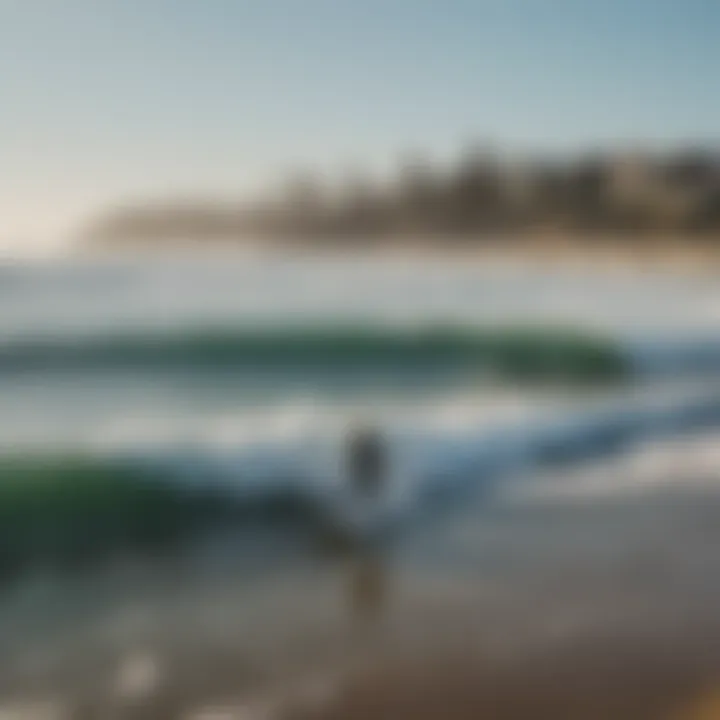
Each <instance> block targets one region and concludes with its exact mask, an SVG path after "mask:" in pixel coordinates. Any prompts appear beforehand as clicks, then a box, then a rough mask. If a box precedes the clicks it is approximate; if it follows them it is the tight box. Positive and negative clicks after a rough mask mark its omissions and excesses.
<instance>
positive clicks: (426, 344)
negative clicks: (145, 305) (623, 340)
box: [0, 326, 631, 378]
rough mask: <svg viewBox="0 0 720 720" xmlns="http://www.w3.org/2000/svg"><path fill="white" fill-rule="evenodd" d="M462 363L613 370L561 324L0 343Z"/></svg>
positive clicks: (102, 361) (549, 370)
mask: <svg viewBox="0 0 720 720" xmlns="http://www.w3.org/2000/svg"><path fill="white" fill-rule="evenodd" d="M178 366H179V367H187V368H195V367H202V366H211V367H219V366H225V367H238V368H243V367H261V368H277V369H287V368H298V367H299V368H302V367H320V368H322V367H339V368H351V367H352V368H366V369H378V368H407V367H416V368H424V367H437V366H449V367H466V368H478V369H486V370H489V371H491V372H494V373H498V374H501V375H509V376H514V377H525V376H558V377H582V378H604V377H619V376H622V375H625V374H627V373H629V372H630V370H631V363H630V361H629V358H628V357H627V355H626V353H625V352H624V351H623V348H622V347H621V346H620V345H619V344H618V343H615V342H614V341H612V340H610V339H608V338H604V337H601V336H594V335H591V334H589V333H583V332H580V331H577V330H574V329H566V328H540V327H531V328H522V327H508V328H489V329H482V328H462V327H458V328H456V327H443V326H433V327H423V328H417V329H410V328H407V329H393V328H384V327H370V326H335V327H317V326H311V327H292V328H274V329H267V328H258V329H252V328H247V329H223V328H221V329H216V330H204V331H181V332H164V333H149V332H146V333H128V334H116V335H108V336H105V337H98V336H92V337H89V338H86V339H78V338H74V339H68V338H53V339H47V338H43V339H33V340H25V341H16V342H12V343H8V344H5V345H1V346H0V369H4V370H9V371H12V370H15V371H28V370H35V371H37V370H53V369H58V368H75V369H87V368H128V367H130V368H140V369H151V368H167V367H178Z"/></svg>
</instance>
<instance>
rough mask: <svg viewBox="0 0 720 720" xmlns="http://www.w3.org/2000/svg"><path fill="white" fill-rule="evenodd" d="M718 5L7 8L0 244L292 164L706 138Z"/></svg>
mask: <svg viewBox="0 0 720 720" xmlns="http://www.w3.org/2000/svg"><path fill="white" fill-rule="evenodd" d="M718 71H720V0H0V168H1V169H2V172H0V243H2V242H5V243H7V242H12V241H15V242H19V241H20V239H22V240H23V241H24V240H25V239H26V238H36V237H37V238H38V239H42V238H45V239H47V238H51V237H57V236H59V235H60V234H61V233H62V232H64V231H67V230H68V229H71V228H72V227H73V225H74V224H76V223H78V222H81V221H82V220H83V219H85V218H87V217H89V216H90V215H92V214H93V213H94V212H96V211H98V210H99V209H101V208H102V207H103V206H105V205H107V204H112V203H113V202H116V201H119V200H123V199H126V198H130V199H132V198H142V197H145V196H151V197H152V196H154V197H158V196H159V197H163V196H166V195H174V194H190V193H198V194H203V195H212V194H214V193H223V194H224V195H230V194H232V193H236V192H241V191H246V190H247V189H249V188H254V187H257V186H258V185H262V184H265V183H267V182H268V181H269V180H270V179H271V178H272V177H274V176H276V175H277V174H279V173H280V172H281V171H282V170H283V169H284V168H287V167H289V166H295V165H297V164H300V165H302V164H306V163H308V164H311V165H318V166H320V167H322V168H329V169H332V168H342V167H343V165H344V164H346V163H355V164H358V165H361V166H362V165H367V166H369V167H378V166H380V165H381V163H382V162H383V160H386V159H388V158H391V157H393V156H396V155H397V153H398V151H400V150H402V149H403V148H408V147H409V148H413V147H419V148H423V149H427V150H429V151H430V152H436V153H437V154H438V155H439V156H440V157H446V156H447V155H448V153H450V152H451V151H452V150H453V149H454V148H456V147H457V146H458V144H459V143H460V142H461V141H462V140H463V139H466V138H468V137H480V138H488V139H491V140H496V141H497V142H498V143H500V144H501V145H503V146H507V147H510V148H518V149H531V148H537V147H546V146H551V147H574V146H578V145H590V144H594V145H596V144H600V143H605V142H610V141H614V140H623V141H643V142H649V143H666V142H675V141H685V140H701V141H717V140H718V138H719V137H720V91H718V81H717V74H718Z"/></svg>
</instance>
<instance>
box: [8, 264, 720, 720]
mask: <svg viewBox="0 0 720 720" xmlns="http://www.w3.org/2000/svg"><path fill="white" fill-rule="evenodd" d="M719 287H720V285H718V283H717V278H716V277H715V276H714V275H713V274H712V273H705V274H698V273H696V272H689V271H688V272H681V271H676V272H670V271H668V270H660V269H657V270H650V269H645V270H641V269H634V268H631V267H628V266H618V267H615V268H609V267H606V268H593V267H591V266H589V265H579V264H576V265H570V264H566V265H564V266H559V267H553V268H551V267H548V266H544V267H540V266H537V265H533V264H532V263H529V262H527V263H521V262H518V261H514V262H500V261H493V262H485V263H481V262H480V261H478V260H471V261H461V260H458V259H447V260H437V259H435V260H433V259H429V258H422V257H412V258H402V259H400V258H381V257H377V256H375V257H366V256H357V257H351V256H342V257H338V256H337V255H335V256H322V255H316V254H315V255H313V254H297V255H286V256H264V255H259V256H247V257H238V256H233V255H226V256H218V255H215V256H210V255H199V254H194V255H193V254H189V255H188V254H186V255H175V256H169V255H155V256H148V257H105V258H100V257H93V258H89V257H88V258H82V257H73V258H70V257H68V258H64V259H54V260H47V261H37V262H32V263H6V264H5V265H3V266H2V267H0V308H1V310H0V438H2V441H1V447H0V521H1V522H0V541H1V542H2V545H1V547H2V550H1V551H0V578H1V581H2V591H1V594H0V669H1V670H2V672H0V710H3V712H4V711H5V709H4V708H5V704H7V707H8V708H18V707H20V708H25V709H26V710H27V708H31V709H32V708H35V710H37V709H38V708H40V710H38V712H40V711H43V712H50V713H51V715H50V716H53V717H54V716H55V715H52V713H56V714H57V716H58V717H60V716H63V717H64V716H67V714H68V713H69V714H70V716H73V717H74V715H73V714H72V713H81V710H82V709H83V708H84V709H85V710H84V711H86V712H89V713H90V715H89V716H91V717H106V716H107V717H110V716H112V717H116V716H118V717H124V716H125V715H123V714H122V713H123V712H124V713H126V714H127V716H128V717H135V715H133V713H140V709H139V708H140V707H141V706H143V707H144V705H143V703H144V702H145V700H147V698H149V697H150V696H153V697H155V699H154V700H153V701H152V702H155V703H164V705H163V706H162V707H163V708H165V709H164V710H162V711H161V710H160V709H159V708H160V705H157V704H156V705H152V707H153V708H154V710H152V712H151V714H150V715H147V716H148V717H160V716H167V717H180V716H181V715H182V716H183V717H184V716H189V715H187V713H188V712H190V708H196V709H197V712H198V713H200V714H199V715H197V716H198V717H199V716H201V715H202V712H201V711H203V710H202V709H203V708H205V710H208V708H210V709H212V708H213V707H216V706H218V707H219V706H222V707H225V705H228V704H229V705H230V706H233V707H236V706H238V707H239V705H243V704H247V702H250V701H249V700H247V698H250V697H253V698H256V696H258V692H260V690H259V689H262V688H266V689H265V690H263V691H262V693H265V694H264V695H262V693H261V695H262V696H263V697H264V698H266V697H267V696H268V693H270V695H272V696H273V697H275V696H276V695H277V693H278V692H281V694H282V693H284V692H285V691H286V690H287V689H288V688H290V687H294V684H293V683H296V682H299V681H300V680H302V679H303V678H305V675H307V672H308V668H317V672H316V670H315V669H313V670H312V673H310V674H311V675H313V677H314V678H315V676H316V675H317V674H318V673H319V675H318V677H321V678H325V679H324V680H322V682H320V681H317V682H320V686H321V689H317V687H316V686H317V683H316V685H313V687H315V695H314V697H315V700H316V701H317V702H318V703H320V699H322V698H326V699H327V696H328V694H330V695H332V692H335V691H334V690H332V691H331V690H328V683H330V685H332V683H333V682H335V680H333V681H332V682H330V680H328V679H327V678H328V677H329V676H328V668H331V669H333V672H335V671H338V672H339V670H340V668H342V667H346V666H347V667H348V668H350V667H355V665H354V664H353V663H356V662H359V663H360V664H361V665H362V662H365V661H367V662H370V661H369V660H368V658H376V659H377V657H379V655H380V654H382V655H383V657H385V656H389V657H392V656H393V653H396V654H402V653H406V654H411V655H415V656H417V655H421V656H422V655H424V654H429V655H432V654H433V653H436V652H439V650H438V648H446V649H447V647H448V646H452V647H455V648H457V646H458V645H457V644H458V642H462V640H463V638H466V639H467V638H468V637H469V636H472V635H473V633H479V632H480V630H481V629H482V642H481V645H482V647H483V652H486V653H490V654H491V655H492V653H493V652H496V651H497V652H498V653H500V654H502V653H505V654H507V653H508V652H510V651H511V650H512V649H513V648H516V646H523V647H525V646H529V645H527V644H528V643H529V644H530V645H532V644H533V643H536V642H540V641H541V640H542V642H545V641H546V640H547V637H546V636H548V633H550V634H551V635H552V636H553V637H555V635H553V633H556V634H557V633H559V634H560V635H563V634H568V633H570V634H572V631H573V628H576V627H577V628H580V629H582V628H583V627H586V623H588V622H590V620H592V622H597V623H599V624H598V625H597V626H593V627H597V628H601V629H603V628H604V630H603V632H605V636H607V634H608V633H609V632H610V630H608V628H609V627H612V628H613V630H612V632H615V631H618V628H619V627H625V625H623V623H625V624H626V625H627V624H628V623H629V624H630V626H631V627H632V628H633V631H637V632H640V630H642V631H643V632H647V633H650V632H651V630H654V629H657V628H658V627H664V628H666V629H667V628H672V627H675V625H673V622H676V623H677V622H680V620H679V618H681V617H685V616H686V615H685V614H686V613H687V612H688V608H690V607H692V608H694V610H693V612H694V613H695V615H694V619H695V620H697V622H698V623H699V622H700V620H699V619H700V618H703V622H705V625H703V626H702V627H703V628H704V629H705V630H707V628H708V627H709V624H708V623H710V619H709V616H710V614H709V608H710V606H711V605H712V602H713V601H715V600H716V599H717V588H715V583H714V582H712V581H711V578H710V575H711V573H710V572H709V568H711V567H713V562H714V561H713V560H712V559H711V557H710V554H709V553H708V552H703V551H702V549H703V548H707V547H709V539H708V537H704V536H702V533H700V531H699V530H698V528H700V527H705V526H707V527H709V528H711V529H712V526H714V520H710V521H708V520H707V517H708V514H709V513H710V510H709V508H712V507H713V502H714V498H715V495H714V492H715V481H716V480H717V477H718V472H719V471H720V454H718V453H716V452H715V451H714V447H715V445H716V444H717V443H716V440H717V430H718V428H719V427H720V373H718V370H720V340H719V339H718V337H717V325H718V320H719V319H720V290H719V289H718V288H719ZM357 423H365V424H367V423H370V424H373V425H374V426H376V427H377V428H379V429H380V431H381V432H382V433H383V434H384V436H385V437H386V439H387V442H388V445H389V447H390V448H391V451H392V457H393V462H394V466H393V467H394V475H393V479H392V483H393V485H394V490H395V491H397V492H396V495H397V497H399V498H400V502H399V503H398V505H397V508H396V510H395V513H394V514H393V515H392V517H391V520H390V522H389V528H388V529H389V531H390V532H388V534H387V537H386V536H385V535H383V536H382V537H381V538H373V542H365V541H364V540H363V542H361V543H359V547H355V548H354V549H352V550H348V549H344V548H336V547H326V546H325V545H324V544H323V538H322V537H321V535H322V533H321V532H320V530H319V527H320V525H319V523H318V508H320V507H323V506H324V505H323V503H324V499H325V498H327V497H329V496H330V495H331V494H332V493H333V492H336V491H337V490H338V488H340V487H342V484H343V471H342V460H343V443H344V439H345V436H346V433H347V432H348V430H349V429H350V428H352V427H353V425H354V424H357ZM710 517H711V518H712V517H714V516H712V515H710ZM718 517H720V516H718ZM703 523H704V524H703ZM679 527H682V528H683V539H684V542H685V544H686V545H687V548H690V547H692V550H690V549H687V548H686V549H685V550H683V549H682V548H683V547H685V546H684V545H682V544H673V545H672V546H670V545H669V544H668V533H669V532H673V533H675V532H679V530H678V528H679ZM708 532H711V530H708ZM376 540H377V542H376ZM657 548H665V550H664V551H667V552H670V551H672V552H673V553H675V555H674V556H673V559H672V562H670V560H668V561H667V565H666V566H664V570H663V568H662V567H661V570H663V572H665V573H666V575H663V572H661V571H660V570H658V569H657V552H664V551H659V550H657ZM678 554H679V556H678ZM689 557H692V558H693V563H695V564H693V563H689V562H687V558H689ZM633 563H634V565H633ZM653 563H656V564H655V565H653ZM703 563H704V564H703ZM715 564H717V563H715ZM696 565H697V566H696ZM632 568H635V571H633V569H632ZM653 568H654V569H653ZM643 573H645V574H646V576H647V577H645V576H643ZM568 574H571V575H572V574H574V576H575V577H576V579H577V581H576V582H568V580H567V576H568ZM670 576H672V577H674V578H675V581H674V582H671V581H670V580H668V581H667V582H665V581H664V580H663V578H666V577H670ZM680 576H682V578H683V581H682V583H684V584H682V583H681V587H680V589H678V587H677V578H678V577H680ZM643 577H645V580H644V581H643V580H642V578H643ZM658 583H660V585H658ZM671 585H673V589H671V588H670V586H671ZM683 588H684V589H685V592H683V591H682V589H683ZM388 598H390V599H389V600H388ZM548 603H549V604H548ZM533 607H534V608H535V611H533V610H532V608H533ZM458 618H464V621H463V622H460V621H459V620H458ZM588 618H590V620H588ZM616 621H617V622H616ZM584 623H585V624H584ZM602 623H606V624H605V625H603V624H602ZM608 623H609V624H608ZM618 623H619V624H618ZM470 626H472V627H471V629H469V628H470ZM378 627H380V628H381V629H380V630H379V629H378ZM509 628H515V630H514V631H513V632H512V633H510V635H511V636H512V637H510V636H509V635H508V633H509ZM598 632H600V631H598ZM618 632H619V631H618ZM468 633H469V635H468ZM563 636H564V635H563ZM548 637H549V636H548ZM453 643H454V644H453ZM523 643H525V645H523ZM533 647H534V645H533ZM430 648H432V650H431V649H430ZM713 648H714V646H713ZM401 651H402V652H401ZM513 652H515V650H513ZM718 654H719V655H720V653H718ZM503 657H504V655H503ZM713 657H714V656H713ZM198 658H202V662H201V663H200V661H199V660H198ZM200 664H202V668H200ZM348 672H350V671H349V670H348ZM331 675H332V677H333V678H334V677H335V675H334V674H333V673H331ZM303 682H304V681H303ZM323 683H324V684H323ZM333 687H335V686H334V685H333ZM128 688H129V689H128ZM133 688H134V689H133ZM143 688H144V689H143ZM267 688H269V689H267ZM322 688H324V689H322ZM288 692H289V691H288ZM123 693H125V695H123ZM153 693H154V695H153ZM273 693H275V695H273ZM311 694H312V693H311ZM141 696H142V698H144V699H142V698H141ZM138 698H141V699H142V701H141V700H139V699H138ZM158 698H160V699H158ZM318 698H320V699H318ZM148 702H150V701H149V700H148ZM258 702H259V701H258ZM263 702H264V701H263ZM213 703H214V704H213ZM238 704H239V705H238ZM321 704H322V703H321ZM111 707H112V708H113V710H112V712H113V713H115V714H111V713H110V710H108V708H111ZM148 707H150V706H148ZM48 708H50V709H49V710H48ZM88 708H90V709H89V710H88ZM168 708H171V709H168ZM181 709H182V713H181V712H180V710H181ZM236 709H237V708H236ZM316 710H317V708H316ZM317 711H318V712H320V711H319V710H317ZM8 712H10V710H9V709H8ZM147 712H150V711H147ZM203 712H204V711H203ZM208 712H209V710H208ZM228 712H231V711H228ZM238 712H239V711H238ZM253 712H255V711H253ZM257 712H260V711H259V710H258V711H257ZM313 712H314V711H313ZM61 713H66V715H62V714H61ZM93 713H94V714H93ZM163 713H165V715H163ZM47 716H48V715H43V717H47ZM78 716H79V715H78ZM138 716H142V715H138ZM225 716H227V717H230V716H233V717H235V716H239V715H230V714H228V715H223V717H225ZM249 716H251V717H256V716H257V717H260V715H249ZM639 716H640V715H638V717H639ZM243 717H244V716H243ZM618 717H619V716H618Z"/></svg>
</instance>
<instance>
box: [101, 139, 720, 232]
mask: <svg viewBox="0 0 720 720" xmlns="http://www.w3.org/2000/svg"><path fill="white" fill-rule="evenodd" d="M547 230H549V231H562V232H568V233H574V234H576V235H592V234H598V233H602V234H605V233H624V234H637V235H643V234H646V235H659V234H665V233H668V234H675V235H677V234H683V235H690V234H696V235H698V236H701V237H702V236H707V237H711V238H714V237H716V236H717V237H720V152H716V151H714V150H708V149H681V150H676V151H673V152H667V153H662V154H661V153H654V154H652V153H615V152H606V153H595V154H586V155H583V156H576V157H571V158H567V157H535V158H532V159H526V160H524V161H520V160H517V159H510V158H507V157H503V156H501V155H499V154H497V153H491V152H488V151H485V150H483V149H477V148H472V149H469V150H467V151H466V152H464V153H462V154H461V156H460V158H459V159H458V160H457V161H456V162H454V163H450V164H447V165H442V166H441V165H440V164H438V163H433V162H431V161H429V160H427V159H425V158H424V157H422V156H420V155H415V156H412V157H407V158H405V159H404V161H403V162H401V163H400V167H399V169H398V171H397V172H396V173H395V174H394V177H393V178H391V179H390V180H386V181H384V182H381V181H379V180H373V179H371V178H369V177H367V176H362V175H359V174H358V175H355V176H354V177H346V178H345V179H343V180H342V181H334V182H333V181H328V180H326V179H323V178H321V177H320V176H316V175H314V174H313V173H309V172H306V173H298V174H296V175H295V176H293V177H292V178H290V179H288V180H287V181H286V182H285V183H284V184H283V185H282V187H280V188H278V189H277V190H276V191H275V192H270V193H268V194H267V195H266V197H264V198H262V199H260V200H254V201H252V202H249V201H248V202H241V201H238V202H232V203H228V202H225V203H221V202H192V203H188V202H177V203H165V204H162V205H161V204H155V205H153V204H146V205H143V206H134V207H126V208H124V209H118V210H116V211H115V212H113V213H111V214H109V215H107V216H105V217H104V218H101V220H100V221H99V222H98V223H96V224H94V225H93V226H92V228H91V229H90V235H91V237H92V238H94V239H98V238H99V239H101V240H106V241H108V240H109V241H115V240H124V239H135V240H143V241H144V240H148V241H154V240H176V239H198V240H206V239H213V238H216V239H218V238H219V239H227V240H233V239H235V238H237V239H242V238H247V237H249V236H251V237H253V238H256V239H262V238H267V239H278V240H292V239H296V238H297V239H304V240H306V241H308V242H309V241H318V242H322V241H328V242H330V241H332V242H337V241H340V240H349V241H353V242H362V241H366V242H370V241H374V240H382V239H383V238H394V237H404V236H408V237H418V236H423V237H441V236H442V237H445V238H447V237H452V236H457V237H459V238H466V239H467V240H468V241H474V240H478V241H481V240H482V238H484V237H489V236H494V237H498V236H501V235H503V234H512V235H518V234H522V233H530V232H534V231H547Z"/></svg>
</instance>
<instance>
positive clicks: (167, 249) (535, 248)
mask: <svg viewBox="0 0 720 720" xmlns="http://www.w3.org/2000/svg"><path fill="white" fill-rule="evenodd" d="M174 255H177V256H190V257H192V256H200V257H202V258H210V259H212V258H213V257H216V256H220V257H222V256H229V257H231V258H233V259H255V258H281V259H283V258H303V259H307V258H311V259H312V258H316V259H331V260H334V259H338V258H343V259H355V258H360V259H372V260H380V259H382V260H388V261H411V262H417V261H420V262H421V263H422V262H426V261H432V262H433V263H436V262H439V263H441V264H454V263H458V262H460V263H466V262H472V263H478V264H505V263H511V264H523V263H532V264H534V265H538V266H542V265H550V266H552V267H555V268H557V267H562V266H564V265H567V266H570V267H572V266H578V265H580V266H583V265H592V266H593V267H595V268H598V269H599V268H603V269H613V268H615V269H620V270H623V269H632V268H637V269H655V268H657V269H668V268H669V269H672V270H675V271H681V270H689V271H711V272H714V271H718V270H720V242H718V243H717V246H714V245H713V242H712V241H704V242H703V241H700V240H697V239H693V240H691V241H687V240H686V239H685V240H684V239H683V238H682V237H678V238H670V239H668V238H662V239H651V238H642V239H638V238H636V237H632V238H623V237H618V236H610V237H607V238H605V237H594V238H592V240H591V241H584V242H577V240H576V239H573V237H572V236H570V237H568V236H563V235H547V236H546V235H540V236H532V237H520V238H513V239H498V240H497V241H494V242H490V241H483V242H482V243H478V244H473V243H472V242H470V241H463V240H457V239H452V240H450V241H448V240H447V239H444V238H440V239H438V238H428V239H422V238H421V239H418V240H417V241H413V242H411V243H408V242H403V241H402V240H398V241H391V242H389V243H388V244H386V245H380V244H379V243H378V241H371V242H368V243H360V244H355V245H352V244H350V243H348V244H345V243H342V242H339V243H336V244H334V245H330V244H324V243H307V244H302V243H298V242H296V241H271V242H266V241H262V242H257V241H252V240H249V241H247V242H238V241H237V240H235V239H232V240H228V241H217V240H214V241H210V242H208V243H203V242H198V241H194V240H188V241H172V242H168V243H167V244H165V243H157V244H155V245H153V244H152V243H149V242H142V241H138V242H132V241H130V242H128V244H127V245H125V246H124V247H123V245H122V243H120V242H118V243H117V244H108V245H98V246H96V247H91V246H89V245H87V244H84V245H82V246H75V247H73V246H71V247H70V248H68V251H67V252H66V253H60V254H58V257H72V258H113V257H124V256H125V257H126V256H131V257H133V256H134V257H138V258H153V257H160V258H164V257H168V256H174Z"/></svg>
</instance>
